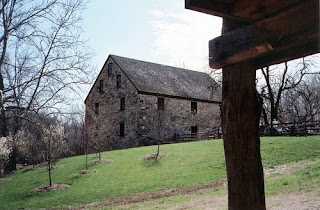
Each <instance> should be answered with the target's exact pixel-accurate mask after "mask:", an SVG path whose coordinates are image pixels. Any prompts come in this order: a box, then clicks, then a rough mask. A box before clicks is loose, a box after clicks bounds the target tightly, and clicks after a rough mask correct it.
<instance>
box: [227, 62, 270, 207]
mask: <svg viewBox="0 0 320 210" xmlns="http://www.w3.org/2000/svg"><path fill="white" fill-rule="evenodd" d="M255 77H256V70H255V68H254V66H253V65H252V64H251V63H241V64H235V65H231V66H227V67H224V68H223V83H222V97H223V98H222V128H223V140H224V149H225V157H226V165H227V177H228V194H229V204H228V206H229V209H266V207H265V194H264V178H263V168H262V163H261V154H260V139H259V119H260V112H261V104H260V103H259V101H258V97H257V95H256V89H255Z"/></svg>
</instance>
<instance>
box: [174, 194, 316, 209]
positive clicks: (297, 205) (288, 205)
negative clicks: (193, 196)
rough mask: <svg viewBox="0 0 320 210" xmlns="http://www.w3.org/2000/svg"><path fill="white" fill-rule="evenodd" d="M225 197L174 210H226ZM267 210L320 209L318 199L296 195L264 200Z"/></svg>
mask: <svg viewBox="0 0 320 210" xmlns="http://www.w3.org/2000/svg"><path fill="white" fill-rule="evenodd" d="M227 202H228V199H227V196H223V197H207V198H202V199H199V200H197V201H195V202H190V203H186V204H184V205H183V206H181V207H178V208H174V209H175V210H186V209H207V210H209V209H210V210H211V209H212V210H214V209H227V207H228V206H227ZM266 204H267V209H269V210H307V209H308V210H312V209H314V210H318V209H320V197H310V196H305V195H298V194H288V195H280V196H272V197H269V198H267V199H266Z"/></svg>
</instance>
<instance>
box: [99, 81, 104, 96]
mask: <svg viewBox="0 0 320 210" xmlns="http://www.w3.org/2000/svg"><path fill="white" fill-rule="evenodd" d="M99 92H100V93H102V92H103V80H100V81H99Z"/></svg>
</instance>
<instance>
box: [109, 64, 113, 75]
mask: <svg viewBox="0 0 320 210" xmlns="http://www.w3.org/2000/svg"><path fill="white" fill-rule="evenodd" d="M112 66H113V65H112V63H108V76H109V77H111V76H112Z"/></svg>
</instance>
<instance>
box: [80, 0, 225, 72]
mask: <svg viewBox="0 0 320 210" xmlns="http://www.w3.org/2000/svg"><path fill="white" fill-rule="evenodd" d="M184 7H185V5H184V0H134V1H128V0H92V1H91V3H90V4H89V5H88V8H87V10H86V11H85V13H84V14H83V18H84V26H83V28H84V30H85V36H86V38H88V39H89V45H90V47H91V48H92V49H93V50H94V51H95V57H94V58H93V63H94V66H95V71H96V75H97V73H98V72H99V71H100V70H101V68H102V66H103V64H104V62H105V61H106V59H107V57H108V55H109V54H115V55H119V56H124V57H129V58H134V59H139V60H144V61H149V62H155V63H160V64H165V65H171V66H176V67H184V68H187V69H193V70H198V71H207V70H208V68H209V67H208V42H209V40H211V39H213V38H215V37H217V36H219V35H220V33H221V25H222V19H221V18H218V17H214V16H210V15H206V14H202V13H199V12H194V11H190V10H187V9H185V8H184Z"/></svg>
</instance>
